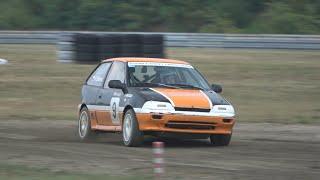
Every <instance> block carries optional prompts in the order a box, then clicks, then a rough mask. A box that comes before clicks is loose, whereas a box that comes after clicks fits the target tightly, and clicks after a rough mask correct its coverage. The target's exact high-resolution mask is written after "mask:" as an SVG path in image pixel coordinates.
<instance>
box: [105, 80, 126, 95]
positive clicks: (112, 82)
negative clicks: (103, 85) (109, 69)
mask: <svg viewBox="0 0 320 180" xmlns="http://www.w3.org/2000/svg"><path fill="white" fill-rule="evenodd" d="M108 86H109V88H115V89H121V90H122V91H123V92H124V93H125V94H126V93H127V87H126V85H125V84H124V83H122V82H121V81H120V80H110V81H109V84H108Z"/></svg>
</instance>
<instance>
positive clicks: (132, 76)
mask: <svg viewBox="0 0 320 180" xmlns="http://www.w3.org/2000/svg"><path fill="white" fill-rule="evenodd" d="M128 75H129V86H131V87H166V88H185V89H202V90H208V89H210V88H209V86H208V83H207V81H206V80H205V79H204V78H203V77H202V76H201V75H200V74H199V72H198V71H197V70H195V69H194V68H193V67H192V66H191V65H187V64H171V63H153V62H129V63H128Z"/></svg>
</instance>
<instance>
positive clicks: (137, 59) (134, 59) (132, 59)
mask: <svg viewBox="0 0 320 180" xmlns="http://www.w3.org/2000/svg"><path fill="white" fill-rule="evenodd" d="M109 61H122V62H157V63H175V64H189V63H187V62H185V61H180V60H174V59H162V58H143V57H121V58H111V59H106V60H103V61H102V62H109Z"/></svg>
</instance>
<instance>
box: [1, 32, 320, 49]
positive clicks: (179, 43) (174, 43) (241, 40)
mask: <svg viewBox="0 0 320 180" xmlns="http://www.w3.org/2000/svg"><path fill="white" fill-rule="evenodd" d="M78 32H80V31H0V44H57V43H58V41H59V37H60V35H61V34H72V33H78ZM81 33H96V34H114V33H117V34H119V32H84V31H81ZM120 33H126V34H128V33H130V34H131V33H132V34H162V35H164V41H165V42H164V45H165V46H166V47H204V48H259V49H308V50H309V49H310V50H319V49H320V35H272V34H250V35H247V34H211V33H152V32H120Z"/></svg>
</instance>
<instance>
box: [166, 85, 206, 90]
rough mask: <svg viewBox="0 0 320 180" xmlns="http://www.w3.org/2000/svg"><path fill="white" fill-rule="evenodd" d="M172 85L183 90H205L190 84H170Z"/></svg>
mask: <svg viewBox="0 0 320 180" xmlns="http://www.w3.org/2000/svg"><path fill="white" fill-rule="evenodd" d="M170 85H173V86H178V87H181V88H191V89H199V90H203V88H201V87H197V86H193V85H190V84H170Z"/></svg>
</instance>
